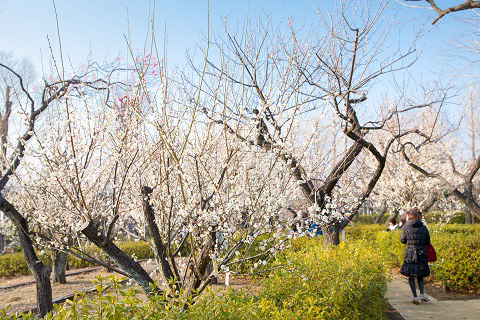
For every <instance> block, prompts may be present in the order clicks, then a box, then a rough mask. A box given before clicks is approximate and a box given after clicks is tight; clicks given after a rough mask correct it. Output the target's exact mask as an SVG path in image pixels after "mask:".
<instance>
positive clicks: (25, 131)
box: [0, 63, 104, 316]
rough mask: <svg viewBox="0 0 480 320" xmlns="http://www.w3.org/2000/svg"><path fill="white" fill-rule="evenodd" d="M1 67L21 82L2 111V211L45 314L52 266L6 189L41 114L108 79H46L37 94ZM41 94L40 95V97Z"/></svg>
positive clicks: (8, 92)
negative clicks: (40, 256)
mask: <svg viewBox="0 0 480 320" xmlns="http://www.w3.org/2000/svg"><path fill="white" fill-rule="evenodd" d="M0 68H2V70H3V71H5V72H7V73H8V74H9V75H10V78H12V79H14V80H15V81H16V82H17V85H16V86H14V87H10V86H7V89H6V90H5V92H6V99H5V110H4V112H3V114H2V130H1V132H2V164H3V170H2V173H1V178H0V191H1V192H2V193H1V195H0V210H1V211H2V212H3V213H4V214H5V215H6V217H7V218H9V219H10V221H11V222H12V224H13V225H14V226H15V230H16V233H17V235H18V237H19V239H20V244H21V246H22V249H23V253H24V256H25V260H26V261H27V265H28V267H29V269H30V271H31V272H32V274H33V276H34V278H35V282H36V287H37V307H38V310H39V312H40V314H41V315H43V316H44V315H46V313H47V312H49V311H51V310H52V309H53V304H52V290H51V284H50V273H51V269H50V266H46V265H44V264H43V263H42V262H41V261H40V260H39V259H38V257H37V254H36V251H35V248H34V243H33V241H32V238H31V234H30V231H29V224H28V220H27V219H26V218H25V215H24V214H23V213H22V212H20V211H18V210H17V208H16V206H15V204H14V203H11V202H10V201H9V200H8V199H7V197H6V196H7V195H6V192H5V190H6V188H7V187H8V184H9V182H10V181H11V180H12V177H14V176H17V175H18V173H19V169H20V165H21V162H22V160H23V158H24V156H25V151H26V147H27V143H28V142H29V141H30V140H32V137H34V136H35V135H36V132H37V131H36V129H37V128H36V123H37V121H39V119H40V115H41V114H42V113H43V112H44V111H45V110H47V108H48V107H49V106H51V105H53V104H56V103H57V102H58V101H61V100H62V99H63V98H64V97H65V95H66V94H67V92H68V91H69V90H71V89H73V88H77V89H78V90H80V88H81V87H93V88H95V89H102V88H103V84H104V82H102V81H101V80H92V81H84V80H83V79H82V77H77V76H74V77H72V78H70V79H58V80H55V79H52V80H51V81H45V82H44V85H43V86H42V87H41V89H40V91H39V92H38V94H37V95H34V93H33V91H36V90H35V89H34V88H29V87H28V86H27V84H26V82H25V81H24V77H23V76H22V75H21V74H19V73H17V72H16V71H15V70H14V69H12V68H11V67H10V66H8V65H6V64H4V63H0ZM11 94H12V95H13V96H14V97H16V99H15V102H16V103H15V105H16V108H15V109H16V110H17V112H18V116H17V115H15V116H13V115H12V112H11V111H12V108H13V106H14V103H13V101H12V100H13V99H11V98H10V97H11V96H10V95H11ZM37 96H38V97H37ZM11 122H14V123H15V124H16V127H17V128H18V129H17V130H19V131H20V134H19V136H18V137H17V139H16V142H15V138H13V137H12V136H10V135H9V125H10V124H11Z"/></svg>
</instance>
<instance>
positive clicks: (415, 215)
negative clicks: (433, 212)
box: [407, 209, 422, 220]
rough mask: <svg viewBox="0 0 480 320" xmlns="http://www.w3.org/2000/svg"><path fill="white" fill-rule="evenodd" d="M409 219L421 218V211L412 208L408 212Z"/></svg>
mask: <svg viewBox="0 0 480 320" xmlns="http://www.w3.org/2000/svg"><path fill="white" fill-rule="evenodd" d="M407 217H408V220H421V219H422V217H421V216H420V212H418V210H417V209H412V210H410V211H408V212H407Z"/></svg>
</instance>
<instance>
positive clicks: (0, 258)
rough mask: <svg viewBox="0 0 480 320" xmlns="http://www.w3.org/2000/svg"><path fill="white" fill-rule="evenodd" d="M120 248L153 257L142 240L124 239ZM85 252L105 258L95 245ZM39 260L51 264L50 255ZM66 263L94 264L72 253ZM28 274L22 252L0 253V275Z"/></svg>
mask: <svg viewBox="0 0 480 320" xmlns="http://www.w3.org/2000/svg"><path fill="white" fill-rule="evenodd" d="M117 245H118V247H119V248H120V249H122V251H123V252H125V254H127V255H128V256H132V255H133V254H135V256H136V259H148V258H153V257H154V253H153V251H152V249H151V248H150V245H149V244H148V243H146V242H143V241H124V242H120V243H118V244H117ZM84 250H85V252H86V253H87V254H89V255H91V256H94V257H97V258H100V259H102V260H105V259H106V257H105V255H103V254H102V253H101V252H100V249H98V248H97V247H95V246H89V247H87V248H86V249H84ZM40 260H41V261H42V262H43V263H44V264H51V259H50V255H49V254H48V252H47V254H43V255H40ZM67 261H68V265H69V266H70V268H73V269H78V268H85V267H89V266H93V265H95V264H93V263H90V262H88V261H85V260H80V259H78V258H76V257H74V256H72V255H69V256H68V260H67ZM27 274H30V270H29V269H28V266H27V263H26V261H25V258H24V256H23V252H15V253H8V254H4V255H0V277H10V276H18V275H27Z"/></svg>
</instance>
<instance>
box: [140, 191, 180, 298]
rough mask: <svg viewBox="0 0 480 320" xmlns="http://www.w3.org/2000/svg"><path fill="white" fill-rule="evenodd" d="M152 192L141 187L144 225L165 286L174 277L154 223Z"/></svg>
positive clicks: (174, 279) (176, 285)
mask: <svg viewBox="0 0 480 320" xmlns="http://www.w3.org/2000/svg"><path fill="white" fill-rule="evenodd" d="M152 192H153V190H152V188H150V187H147V186H143V187H142V196H143V213H144V215H145V224H146V225H147V228H148V231H149V232H150V236H151V237H152V240H153V245H154V247H155V258H156V260H157V263H158V264H159V265H160V266H161V267H162V276H163V278H164V280H165V281H166V283H167V284H170V283H171V282H172V281H174V282H175V283H176V277H175V275H174V274H173V271H172V268H171V267H170V264H169V263H168V260H167V251H166V249H165V246H164V245H163V242H162V238H161V235H160V230H159V229H158V225H157V222H156V221H155V212H154V210H153V207H152V206H151V204H150V194H151V193H152ZM175 287H176V289H177V290H179V289H180V288H179V286H178V284H175Z"/></svg>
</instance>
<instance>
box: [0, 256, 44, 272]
mask: <svg viewBox="0 0 480 320" xmlns="http://www.w3.org/2000/svg"><path fill="white" fill-rule="evenodd" d="M39 258H40V261H42V262H43V263H44V264H49V263H50V262H49V260H48V257H47V256H46V255H39ZM24 274H30V269H28V266H27V262H26V261H25V257H24V256H23V252H14V253H7V254H4V255H0V277H11V276H16V275H24Z"/></svg>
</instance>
